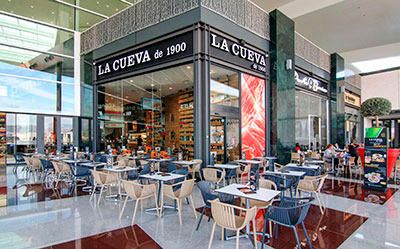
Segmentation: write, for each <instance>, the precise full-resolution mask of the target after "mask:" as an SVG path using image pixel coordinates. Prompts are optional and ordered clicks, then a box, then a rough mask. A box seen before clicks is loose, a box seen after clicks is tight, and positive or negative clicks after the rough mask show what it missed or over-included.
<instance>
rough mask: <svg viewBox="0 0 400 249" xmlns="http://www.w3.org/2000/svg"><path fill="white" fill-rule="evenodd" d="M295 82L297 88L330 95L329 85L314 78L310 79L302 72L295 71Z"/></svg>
mask: <svg viewBox="0 0 400 249" xmlns="http://www.w3.org/2000/svg"><path fill="white" fill-rule="evenodd" d="M294 80H295V82H296V86H299V87H301V88H304V89H307V90H309V91H313V92H316V93H320V94H324V95H327V94H328V84H327V83H325V82H323V81H320V80H317V79H315V78H313V77H310V76H308V75H306V74H304V73H302V72H300V71H297V70H296V71H294Z"/></svg>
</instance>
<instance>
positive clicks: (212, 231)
mask: <svg viewBox="0 0 400 249" xmlns="http://www.w3.org/2000/svg"><path fill="white" fill-rule="evenodd" d="M216 226H217V223H215V222H214V224H213V227H212V229H211V236H210V241H209V242H208V249H211V245H212V241H213V238H214V232H215V227H216Z"/></svg>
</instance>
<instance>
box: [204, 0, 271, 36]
mask: <svg viewBox="0 0 400 249" xmlns="http://www.w3.org/2000/svg"><path fill="white" fill-rule="evenodd" d="M201 5H202V6H203V7H206V8H208V9H210V10H212V11H215V12H217V13H218V14H220V15H222V16H224V17H226V18H228V19H230V20H231V21H233V22H234V23H236V24H238V25H240V26H242V27H244V28H246V29H248V30H250V31H252V32H254V33H256V34H257V35H259V36H261V37H262V38H265V39H267V40H269V39H270V35H269V15H268V13H267V12H265V11H264V10H262V9H261V8H260V7H258V6H257V5H255V4H254V3H252V2H250V1H247V0H201Z"/></svg>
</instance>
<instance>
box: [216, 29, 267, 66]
mask: <svg viewBox="0 0 400 249" xmlns="http://www.w3.org/2000/svg"><path fill="white" fill-rule="evenodd" d="M232 43H233V44H232V45H231V46H229V45H228V41H227V39H225V38H220V39H217V35H215V34H211V42H210V44H211V46H213V47H215V48H218V49H220V50H223V51H225V52H228V53H231V54H232V55H234V56H238V57H240V58H242V59H245V60H247V61H250V62H253V63H254V64H253V65H252V68H253V69H255V70H259V71H263V72H266V67H267V61H266V56H265V55H263V54H260V53H258V52H256V51H254V50H251V49H249V48H246V47H245V46H242V45H240V44H238V43H235V42H232Z"/></svg>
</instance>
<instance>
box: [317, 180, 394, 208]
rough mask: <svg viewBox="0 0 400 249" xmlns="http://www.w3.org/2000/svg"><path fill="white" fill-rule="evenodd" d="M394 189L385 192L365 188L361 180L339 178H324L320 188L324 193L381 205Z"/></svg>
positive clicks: (391, 194)
mask: <svg viewBox="0 0 400 249" xmlns="http://www.w3.org/2000/svg"><path fill="white" fill-rule="evenodd" d="M396 191H397V189H395V188H388V189H387V190H386V192H381V191H377V190H372V189H366V188H364V185H363V183H362V182H355V181H347V180H339V179H326V180H325V183H324V186H323V187H322V190H321V192H322V193H325V194H330V195H335V196H340V197H345V198H349V199H353V200H359V201H364V202H369V203H374V204H381V205H382V204H384V203H385V202H386V201H387V200H389V199H390V198H391V197H392V196H393V194H394V193H395V192H396Z"/></svg>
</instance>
